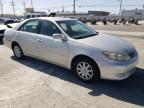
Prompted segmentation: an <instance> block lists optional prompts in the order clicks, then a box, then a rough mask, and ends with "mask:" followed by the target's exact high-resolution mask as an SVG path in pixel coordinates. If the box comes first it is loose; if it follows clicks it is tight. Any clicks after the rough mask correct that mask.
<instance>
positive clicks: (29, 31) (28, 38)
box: [17, 19, 39, 56]
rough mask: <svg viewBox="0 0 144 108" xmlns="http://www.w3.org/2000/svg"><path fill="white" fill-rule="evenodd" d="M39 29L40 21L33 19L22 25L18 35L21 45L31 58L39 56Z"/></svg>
mask: <svg viewBox="0 0 144 108" xmlns="http://www.w3.org/2000/svg"><path fill="white" fill-rule="evenodd" d="M38 28H39V20H37V19H33V20H29V21H27V22H26V23H25V24H24V25H22V26H21V27H20V28H19V30H18V32H17V35H18V37H19V43H20V46H21V47H22V49H23V51H24V53H25V54H26V55H29V56H38V53H37V47H36V46H37V37H38V35H39V34H37V32H38Z"/></svg>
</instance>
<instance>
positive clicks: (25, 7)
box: [23, 1, 26, 16]
mask: <svg viewBox="0 0 144 108" xmlns="http://www.w3.org/2000/svg"><path fill="white" fill-rule="evenodd" d="M23 7H24V16H26V7H25V1H23Z"/></svg>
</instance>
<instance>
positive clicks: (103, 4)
mask: <svg viewBox="0 0 144 108" xmlns="http://www.w3.org/2000/svg"><path fill="white" fill-rule="evenodd" d="M1 1H2V4H3V10H4V13H6V14H13V9H12V6H11V1H12V0H1ZM13 1H14V3H15V10H16V15H22V14H23V13H24V6H23V2H25V5H26V7H31V0H13ZM119 4H120V0H76V11H77V12H87V11H88V10H97V11H108V12H111V13H112V14H118V13H119ZM33 5H34V9H35V11H45V12H48V10H49V9H50V11H51V12H52V11H55V12H56V11H61V10H62V7H64V9H65V11H72V10H73V7H72V5H73V0H33ZM143 5H144V0H123V3H122V9H125V10H126V9H136V8H138V9H142V8H143ZM0 13H1V11H0Z"/></svg>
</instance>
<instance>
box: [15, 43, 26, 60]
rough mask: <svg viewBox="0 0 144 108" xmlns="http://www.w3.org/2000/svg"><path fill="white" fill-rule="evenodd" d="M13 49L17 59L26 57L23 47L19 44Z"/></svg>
mask: <svg viewBox="0 0 144 108" xmlns="http://www.w3.org/2000/svg"><path fill="white" fill-rule="evenodd" d="M12 49H13V53H14V56H15V57H16V58H17V59H22V58H23V57H24V54H23V51H22V49H21V47H20V46H19V45H18V44H14V45H13V46H12Z"/></svg>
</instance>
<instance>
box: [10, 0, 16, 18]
mask: <svg viewBox="0 0 144 108" xmlns="http://www.w3.org/2000/svg"><path fill="white" fill-rule="evenodd" d="M11 6H12V8H13V13H14V17H15V16H16V15H15V2H14V1H13V0H12V1H11Z"/></svg>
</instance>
